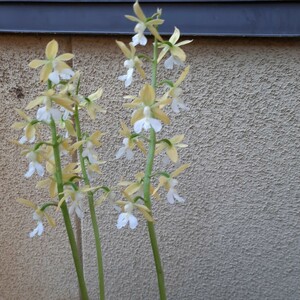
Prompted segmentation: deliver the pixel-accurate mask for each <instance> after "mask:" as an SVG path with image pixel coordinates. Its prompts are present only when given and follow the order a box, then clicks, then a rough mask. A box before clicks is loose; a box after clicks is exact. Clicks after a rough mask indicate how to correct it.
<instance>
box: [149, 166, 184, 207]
mask: <svg viewBox="0 0 300 300" xmlns="http://www.w3.org/2000/svg"><path fill="white" fill-rule="evenodd" d="M189 166H190V164H184V165H181V166H180V167H179V168H178V169H176V170H175V171H174V172H172V173H171V174H164V175H162V176H160V177H159V184H158V186H157V188H156V189H155V190H154V192H153V193H152V194H154V193H157V191H158V190H159V188H160V187H162V186H163V187H164V188H165V189H166V190H167V192H168V193H167V200H168V202H169V203H170V204H173V203H175V200H177V201H178V202H184V201H185V199H184V198H182V197H180V196H179V195H178V193H177V191H176V189H175V186H176V185H177V184H178V181H177V180H176V179H174V177H177V176H178V175H179V174H181V173H182V172H183V171H184V170H185V169H187V168H188V167H189Z"/></svg>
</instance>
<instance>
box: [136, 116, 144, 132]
mask: <svg viewBox="0 0 300 300" xmlns="http://www.w3.org/2000/svg"><path fill="white" fill-rule="evenodd" d="M144 123H145V118H144V119H141V120H138V121H136V122H135V123H134V125H133V130H134V131H135V132H136V133H140V132H141V131H142V128H143V126H144Z"/></svg>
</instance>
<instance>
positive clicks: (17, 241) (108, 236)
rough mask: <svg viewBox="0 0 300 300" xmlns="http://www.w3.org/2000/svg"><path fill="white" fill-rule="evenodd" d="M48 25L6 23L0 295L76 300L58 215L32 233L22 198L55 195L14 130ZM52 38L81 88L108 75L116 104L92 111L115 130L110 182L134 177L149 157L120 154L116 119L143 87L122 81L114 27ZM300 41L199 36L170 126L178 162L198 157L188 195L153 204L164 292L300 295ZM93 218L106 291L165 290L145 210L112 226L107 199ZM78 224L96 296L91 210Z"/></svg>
mask: <svg viewBox="0 0 300 300" xmlns="http://www.w3.org/2000/svg"><path fill="white" fill-rule="evenodd" d="M51 38H53V37H50V36H43V37H37V36H27V37H25V36H10V35H2V36H0V81H1V85H0V99H1V106H0V108H1V118H2V119H1V124H0V132H1V164H0V166H1V172H2V177H1V178H2V179H1V180H2V182H1V185H0V191H1V210H0V226H1V231H0V243H1V244H0V247H1V248H0V253H1V255H0V299H1V300H14V299H24V300H25V299H31V300H38V299H45V300H48V299H49V300H50V299H51V300H58V299H59V300H64V299H65V300H69V299H70V300H71V299H78V297H77V296H76V295H77V283H76V278H75V275H74V271H73V266H72V261H71V256H70V253H69V248H68V247H69V246H68V244H67V241H66V233H65V230H64V228H63V224H62V220H61V219H59V218H58V223H59V225H60V226H58V227H57V228H56V229H50V228H49V227H47V228H46V232H45V233H44V234H43V236H42V237H41V238H34V239H29V238H28V237H27V236H26V234H27V232H28V231H30V229H31V228H32V226H34V223H33V222H32V220H31V211H30V209H26V208H23V207H22V206H21V205H19V204H17V203H16V202H15V199H16V198H18V197H21V196H23V197H27V198H31V199H32V200H35V201H38V199H39V198H43V197H47V194H46V193H44V191H41V190H36V189H35V181H34V180H26V179H25V178H24V177H23V174H24V173H25V172H26V168H27V162H26V161H25V159H23V158H19V150H18V149H16V147H15V146H13V145H12V144H11V143H10V140H11V139H12V137H15V138H16V137H17V134H16V133H15V132H14V131H13V130H12V129H10V124H11V123H12V122H13V121H15V120H16V119H17V116H16V114H15V112H14V111H13V108H14V107H19V108H24V107H25V105H26V103H28V101H30V100H32V97H34V96H35V95H36V93H37V91H38V89H39V87H38V84H37V80H38V74H37V72H34V71H32V70H29V68H28V67H27V64H28V62H29V61H30V60H32V59H33V58H37V57H42V56H43V49H44V47H45V45H46V44H47V42H48V41H49V40H50V39H51ZM57 40H58V42H59V43H60V47H61V51H62V52H63V51H73V53H74V54H75V55H76V58H75V60H74V68H75V69H80V70H82V71H83V75H84V76H83V80H82V87H83V90H84V91H85V92H86V93H87V94H88V93H90V92H93V91H95V89H97V88H98V87H99V86H103V87H104V91H105V93H104V96H103V97H102V100H101V101H102V106H104V107H105V108H109V110H108V112H107V114H106V115H105V116H101V117H99V118H98V119H97V121H96V122H95V123H91V122H89V123H88V128H89V129H101V130H102V131H104V132H106V133H108V134H107V135H106V136H105V137H104V142H105V144H104V146H103V148H101V149H100V152H99V153H100V155H101V157H102V159H103V160H106V161H107V164H106V165H104V166H103V167H102V170H103V173H104V174H105V178H104V179H102V180H103V181H104V183H105V184H109V185H110V184H115V183H116V182H117V181H118V180H119V179H120V178H121V176H126V178H127V179H133V177H132V175H133V172H134V171H138V170H140V169H139V168H138V167H132V165H131V163H128V161H125V160H120V161H119V160H118V161H116V160H115V159H114V153H115V152H116V151H117V150H118V149H119V147H120V146H121V142H122V139H121V138H120V137H119V135H118V131H119V121H120V120H128V119H129V116H130V111H125V110H124V109H123V108H122V103H123V102H124V100H123V96H124V95H126V94H127V93H129V94H136V93H137V92H138V90H139V87H140V83H139V82H138V81H137V82H136V83H137V84H136V85H133V86H132V87H130V88H129V89H128V90H125V89H124V87H123V84H122V83H121V82H119V81H117V80H116V78H117V77H118V76H119V75H121V74H124V73H125V69H124V67H123V61H124V58H123V56H122V54H121V53H120V51H119V49H117V47H116V45H115V43H114V38H108V37H72V38H70V37H59V38H58V39H57ZM123 40H125V41H126V38H123ZM299 47H300V41H299V40H292V39H290V40H288V39H238V38H235V39H217V38H198V39H195V40H194V42H193V43H192V44H190V45H188V46H186V47H185V49H186V53H187V56H188V63H189V64H190V65H191V72H190V75H189V77H188V79H187V81H186V83H185V84H184V85H183V89H184V94H185V96H184V99H185V102H186V103H187V104H188V106H189V107H190V110H189V111H188V112H187V113H184V114H181V115H176V116H174V115H173V117H172V124H173V125H174V126H172V129H171V128H169V129H166V131H164V133H165V134H166V135H167V136H170V134H178V133H184V134H185V136H186V139H185V142H186V143H187V144H188V145H189V148H187V149H183V150H182V151H181V152H180V153H181V162H182V163H185V162H191V163H192V167H191V168H190V169H188V170H187V171H186V172H185V173H184V174H182V175H181V176H180V177H179V182H180V184H179V186H178V190H179V192H180V194H181V195H182V196H184V197H185V198H186V202H185V203H183V204H176V205H173V206H172V205H170V204H168V203H166V201H164V200H162V201H160V202H156V203H155V204H154V207H153V209H154V215H155V218H156V221H157V222H156V229H157V236H158V241H159V246H160V251H161V257H162V261H163V265H164V269H165V278H166V286H167V291H168V295H169V298H168V299H170V300H201V299H208V300H210V299H211V300H219V299H220V300H223V299H237V300H238V299H247V300H248V299H270V300H277V299H278V300H279V299H282V300H283V299H284V300H286V299H290V300H293V299H299V298H300V288H299V281H300V223H299V219H300V191H299V186H300V175H299V163H300V154H299V152H300V143H299V138H300V134H299V132H300V128H299V121H300V112H299V98H300V83H299V75H300V54H299ZM148 50H150V49H149V48H148ZM171 74H172V73H168V75H170V76H174V75H171ZM177 76H178V75H177ZM173 78H174V77H173ZM167 132H168V133H167ZM140 167H142V164H140ZM159 167H160V166H159V165H158V164H156V168H159ZM112 170H117V174H114V173H113V172H112ZM98 217H99V224H100V230H101V235H102V244H103V253H104V267H105V271H106V275H105V276H106V289H107V299H109V300H115V299H122V300H129V299H130V300H140V299H143V300H153V299H158V293H157V287H156V276H155V269H154V264H153V260H152V253H151V250H150V245H149V241H148V236H147V228H146V226H145V224H144V222H143V221H142V219H140V223H139V226H138V228H137V229H136V230H134V231H132V230H129V229H128V228H126V229H123V230H117V229H116V226H115V224H116V221H117V217H118V213H117V212H116V211H114V210H113V208H112V205H111V204H110V203H109V202H107V203H104V204H103V205H102V206H101V207H99V208H98ZM81 229H82V234H81V238H82V254H83V259H84V265H85V266H84V268H85V274H86V280H87V282H88V289H89V291H90V294H91V299H97V274H96V260H95V255H94V249H93V239H92V231H91V224H90V219H89V216H88V214H86V216H85V218H84V221H83V223H82V227H81Z"/></svg>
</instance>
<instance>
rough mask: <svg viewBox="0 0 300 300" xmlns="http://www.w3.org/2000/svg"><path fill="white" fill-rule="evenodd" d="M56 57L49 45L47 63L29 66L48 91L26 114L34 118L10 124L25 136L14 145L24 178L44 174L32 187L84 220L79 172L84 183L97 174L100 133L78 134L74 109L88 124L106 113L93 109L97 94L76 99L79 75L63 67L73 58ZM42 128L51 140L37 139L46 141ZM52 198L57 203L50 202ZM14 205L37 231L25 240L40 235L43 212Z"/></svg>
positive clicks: (53, 46) (99, 92)
mask: <svg viewBox="0 0 300 300" xmlns="http://www.w3.org/2000/svg"><path fill="white" fill-rule="evenodd" d="M57 52H58V43H57V42H56V41H55V40H53V41H51V42H49V43H48V45H47V47H46V51H45V54H46V58H45V59H44V60H39V59H35V60H33V61H32V62H31V63H30V64H29V66H30V67H31V68H39V67H42V69H41V72H40V80H41V81H42V82H44V83H47V87H48V88H47V89H46V90H45V91H44V92H43V93H42V94H41V95H40V96H38V97H36V98H35V99H34V100H32V101H31V102H29V103H28V105H27V106H26V108H25V109H26V110H28V111H32V110H33V109H35V108H36V107H37V109H36V111H35V113H34V114H35V116H33V117H31V116H28V115H27V114H26V113H25V112H24V111H22V110H20V109H18V110H17V113H18V114H19V116H20V117H21V118H22V119H23V121H21V122H16V123H14V124H13V128H15V129H17V130H23V134H24V135H23V136H22V137H21V138H20V139H19V141H18V142H17V143H18V144H19V145H21V146H22V148H23V150H22V154H23V155H24V156H25V157H26V158H27V160H28V162H29V167H28V171H27V172H26V173H25V174H24V176H25V177H26V178H30V177H32V176H33V175H34V174H35V173H36V174H37V175H38V176H40V177H44V176H45V174H47V176H48V177H47V178H46V179H43V180H41V181H39V182H38V183H37V187H39V188H48V189H49V196H50V198H51V200H52V202H51V203H52V204H53V206H56V207H57V208H60V207H61V206H62V205H67V206H68V211H69V214H70V215H73V214H76V215H77V216H78V217H79V218H83V216H84V212H83V203H84V200H85V199H86V197H87V193H88V192H87V191H86V190H84V189H82V188H81V187H80V186H78V185H79V184H80V182H81V181H82V179H83V178H84V174H83V172H84V171H83V168H84V169H85V173H87V174H86V175H87V176H89V178H91V176H93V174H95V173H99V172H100V169H99V164H101V163H103V162H102V161H99V159H98V153H97V152H96V149H95V148H96V147H99V146H101V143H100V141H99V140H100V138H101V137H102V136H103V133H101V132H100V131H96V132H94V133H92V134H89V133H83V134H82V133H81V129H80V124H79V115H78V112H79V109H80V110H82V109H86V111H87V113H88V115H89V116H90V117H91V119H92V120H94V119H95V117H96V113H97V112H102V113H105V110H104V109H103V108H102V107H100V106H99V105H98V104H97V103H96V101H97V100H98V99H99V98H100V97H101V96H102V89H98V90H97V91H96V92H95V93H93V94H91V95H89V96H87V97H85V96H82V95H80V94H79V87H80V86H79V84H80V74H79V72H74V71H73V70H72V68H71V67H70V66H69V65H68V64H67V63H66V61H68V60H70V59H72V58H73V57H74V56H73V54H71V53H65V54H62V55H59V56H57ZM31 114H32V113H31ZM32 115H33V114H32ZM43 127H48V128H49V129H50V131H51V136H49V137H46V138H43V139H39V138H38V137H41V136H43V137H44V136H45V133H44V132H45V130H43V134H42V133H41V134H40V133H39V130H40V129H42V128H43ZM70 137H71V138H70ZM74 138H76V141H75V142H74ZM74 151H78V152H79V154H80V155H79V156H80V157H81V162H82V164H81V163H80V162H72V159H73V158H74V155H73V153H74ZM63 156H64V159H63V160H62V158H63ZM72 157H73V158H72ZM85 184H86V182H85ZM89 192H90V191H89ZM56 197H58V201H57V202H56V201H55V200H54V199H55V198H56ZM19 202H20V203H22V204H25V205H26V206H29V207H31V208H33V209H34V213H33V219H34V220H35V221H36V222H37V224H38V226H37V228H36V229H35V230H34V231H33V232H31V233H30V237H33V236H35V235H36V234H38V235H41V234H42V232H43V231H44V227H43V223H42V222H43V218H44V217H46V218H47V219H48V220H49V218H50V216H49V215H48V214H46V212H45V209H46V208H47V207H48V206H46V207H45V208H44V209H43V210H41V209H40V208H39V207H38V206H37V205H35V204H32V203H31V202H30V201H29V200H26V201H25V200H21V201H19ZM51 206H52V205H51ZM51 220H52V219H51ZM50 223H51V224H54V223H53V222H50Z"/></svg>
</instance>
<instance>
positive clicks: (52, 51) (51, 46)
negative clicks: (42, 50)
mask: <svg viewBox="0 0 300 300" xmlns="http://www.w3.org/2000/svg"><path fill="white" fill-rule="evenodd" d="M57 51H58V43H57V41H56V40H52V41H51V42H49V43H48V45H47V46H46V57H47V59H49V60H51V59H54V58H55V56H56V54H57Z"/></svg>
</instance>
